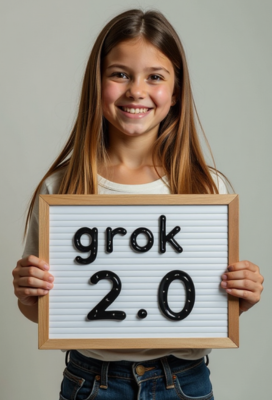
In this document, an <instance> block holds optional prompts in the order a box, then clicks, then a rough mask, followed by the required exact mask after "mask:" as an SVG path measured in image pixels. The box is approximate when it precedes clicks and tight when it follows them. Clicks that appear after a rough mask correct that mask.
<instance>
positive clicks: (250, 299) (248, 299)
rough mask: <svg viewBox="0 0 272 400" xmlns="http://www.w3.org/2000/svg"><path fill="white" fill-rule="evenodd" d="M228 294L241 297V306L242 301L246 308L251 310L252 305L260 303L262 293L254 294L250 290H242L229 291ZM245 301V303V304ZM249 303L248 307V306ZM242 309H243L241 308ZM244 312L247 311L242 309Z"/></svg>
mask: <svg viewBox="0 0 272 400" xmlns="http://www.w3.org/2000/svg"><path fill="white" fill-rule="evenodd" d="M226 292H227V293H229V294H231V295H232V296H235V297H239V299H240V304H241V299H242V303H243V304H244V305H245V308H247V309H248V308H250V307H251V306H252V305H254V304H256V303H258V301H260V298H261V296H260V293H258V292H257V293H254V292H250V291H249V290H241V289H227V290H226ZM243 300H244V302H243ZM247 303H248V305H247ZM240 308H241V307H240ZM241 310H242V311H246V309H242V308H241Z"/></svg>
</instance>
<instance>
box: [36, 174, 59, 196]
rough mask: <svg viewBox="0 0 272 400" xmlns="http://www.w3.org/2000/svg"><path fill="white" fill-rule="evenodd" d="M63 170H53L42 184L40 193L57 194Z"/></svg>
mask: <svg viewBox="0 0 272 400" xmlns="http://www.w3.org/2000/svg"><path fill="white" fill-rule="evenodd" d="M64 172H65V170H63V169H62V170H61V171H57V172H54V174H52V175H50V176H49V177H48V178H46V179H45V181H44V182H43V184H42V187H41V191H40V194H57V193H58V191H59V187H60V184H61V181H62V178H63V175H64Z"/></svg>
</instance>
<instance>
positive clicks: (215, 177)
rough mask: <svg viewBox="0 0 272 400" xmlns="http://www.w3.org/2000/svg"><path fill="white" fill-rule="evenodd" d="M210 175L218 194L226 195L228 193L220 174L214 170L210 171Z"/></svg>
mask: <svg viewBox="0 0 272 400" xmlns="http://www.w3.org/2000/svg"><path fill="white" fill-rule="evenodd" d="M210 173H211V177H212V179H213V181H214V183H215V184H216V186H217V189H218V192H219V194H228V193H229V192H228V189H227V184H226V181H225V179H224V176H223V175H222V174H221V173H220V172H218V171H214V170H211V171H210Z"/></svg>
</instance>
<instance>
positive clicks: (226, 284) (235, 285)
mask: <svg viewBox="0 0 272 400" xmlns="http://www.w3.org/2000/svg"><path fill="white" fill-rule="evenodd" d="M221 287H222V288H224V289H241V290H247V291H250V292H255V293H257V292H261V291H262V285H261V284H259V283H256V282H253V281H251V280H248V279H240V280H233V281H222V282H221Z"/></svg>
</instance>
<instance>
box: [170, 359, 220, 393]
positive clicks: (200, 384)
mask: <svg viewBox="0 0 272 400" xmlns="http://www.w3.org/2000/svg"><path fill="white" fill-rule="evenodd" d="M174 384H175V389H176V392H177V395H178V397H179V398H180V399H181V400H214V397H213V391H212V384H211V381H210V370H209V368H208V367H207V366H206V365H205V363H204V362H201V363H198V364H197V365H195V366H192V367H191V368H190V369H188V370H186V371H181V372H179V373H176V374H175V375H174Z"/></svg>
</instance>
